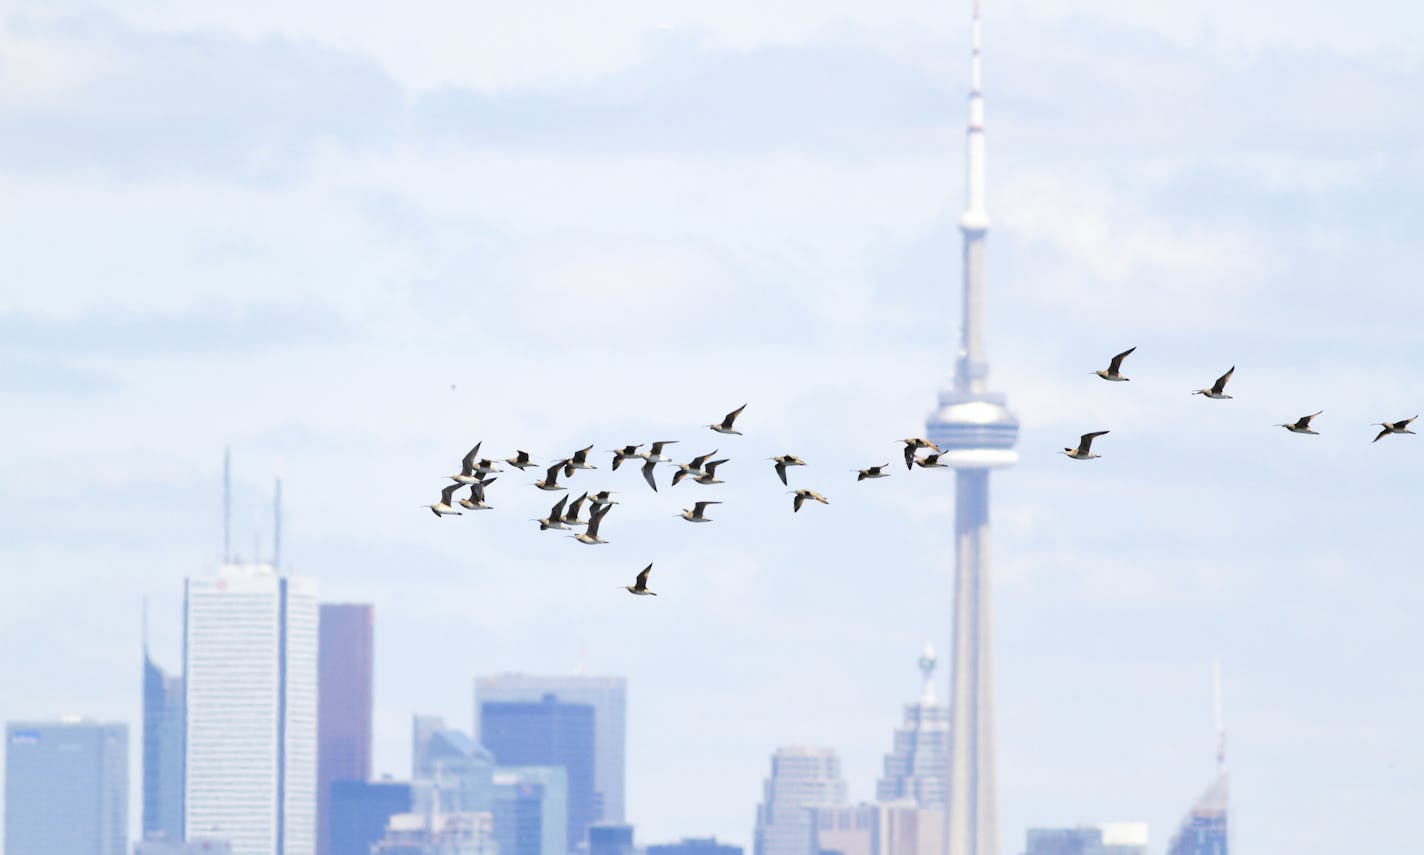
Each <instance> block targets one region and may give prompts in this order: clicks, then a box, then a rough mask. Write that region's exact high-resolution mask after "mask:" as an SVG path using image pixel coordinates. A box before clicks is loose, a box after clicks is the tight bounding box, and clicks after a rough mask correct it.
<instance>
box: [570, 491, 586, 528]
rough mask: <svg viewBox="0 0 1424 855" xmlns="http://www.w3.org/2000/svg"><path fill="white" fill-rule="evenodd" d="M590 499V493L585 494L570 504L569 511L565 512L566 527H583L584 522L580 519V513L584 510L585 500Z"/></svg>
mask: <svg viewBox="0 0 1424 855" xmlns="http://www.w3.org/2000/svg"><path fill="white" fill-rule="evenodd" d="M565 498H567V497H565ZM587 498H588V493H584V494H583V495H582V496H579V497H578V498H577V499H574V500H573V501H572V502H569V509H568V510H566V511H564V525H583V524H584V521H583V520H581V519H579V511H581V510H583V503H584V500H585V499H587Z"/></svg>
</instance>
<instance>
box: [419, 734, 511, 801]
mask: <svg viewBox="0 0 1424 855" xmlns="http://www.w3.org/2000/svg"><path fill="white" fill-rule="evenodd" d="M412 721H413V727H412V748H413V749H414V750H413V751H412V753H411V756H412V759H413V762H412V769H411V776H412V780H413V781H415V782H417V783H428V784H429V786H424V787H417V788H416V793H415V807H414V810H415V811H416V812H421V811H424V810H426V809H427V807H428V805H427V804H426V799H427V798H428V797H429V796H430V794H432V793H438V794H439V798H440V804H439V806H438V807H439V810H441V811H442V812H444V813H460V812H475V813H479V812H481V811H489V809H490V805H491V804H492V800H493V797H494V783H493V776H494V755H493V754H492V753H490V752H489V751H488V750H486V749H485V748H484V747H483V746H482V745H480V744H479V743H477V742H475V741H474V740H473V739H471V738H470V737H469V736H468V735H467V734H465V733H462V732H461V731H458V730H454V729H452V728H448V727H445V722H444V721H443V720H442V719H440V718H437V717H435V716H414V717H413V720H412Z"/></svg>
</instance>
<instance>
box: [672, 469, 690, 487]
mask: <svg viewBox="0 0 1424 855" xmlns="http://www.w3.org/2000/svg"><path fill="white" fill-rule="evenodd" d="M691 471H692V468H691V467H690V466H679V467H678V470H677V471H676V472H674V473H672V485H673V486H674V487H676V486H677V485H678V484H680V483H682V479H683V478H686V477H687V473H689V472H691Z"/></svg>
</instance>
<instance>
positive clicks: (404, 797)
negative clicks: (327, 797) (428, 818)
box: [327, 781, 413, 855]
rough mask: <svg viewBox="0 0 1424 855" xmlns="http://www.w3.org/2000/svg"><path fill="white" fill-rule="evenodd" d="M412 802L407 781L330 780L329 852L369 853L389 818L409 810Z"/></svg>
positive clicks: (345, 853)
mask: <svg viewBox="0 0 1424 855" xmlns="http://www.w3.org/2000/svg"><path fill="white" fill-rule="evenodd" d="M412 804H413V803H412V800H411V785H410V783H409V782H405V781H332V782H331V802H330V810H329V813H328V814H327V816H328V821H329V823H330V827H329V829H328V832H329V838H328V840H329V842H330V845H331V855H371V847H372V846H373V845H375V844H376V843H377V842H379V841H380V839H381V838H382V837H384V836H385V833H386V823H387V822H388V821H389V820H390V818H391V817H392V816H395V815H396V814H398V813H409V812H410V811H411V806H412Z"/></svg>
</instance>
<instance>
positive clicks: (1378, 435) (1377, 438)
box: [1370, 428, 1389, 442]
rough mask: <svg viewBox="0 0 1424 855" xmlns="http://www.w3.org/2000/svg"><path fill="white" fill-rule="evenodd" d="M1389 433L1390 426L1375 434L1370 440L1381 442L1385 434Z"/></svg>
mask: <svg viewBox="0 0 1424 855" xmlns="http://www.w3.org/2000/svg"><path fill="white" fill-rule="evenodd" d="M1387 433H1389V428H1385V429H1384V430H1382V431H1380V432H1379V433H1378V434H1376V435H1375V438H1374V439H1372V440H1370V442H1379V441H1380V440H1381V439H1383V438H1384V435H1385V434H1387Z"/></svg>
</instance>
